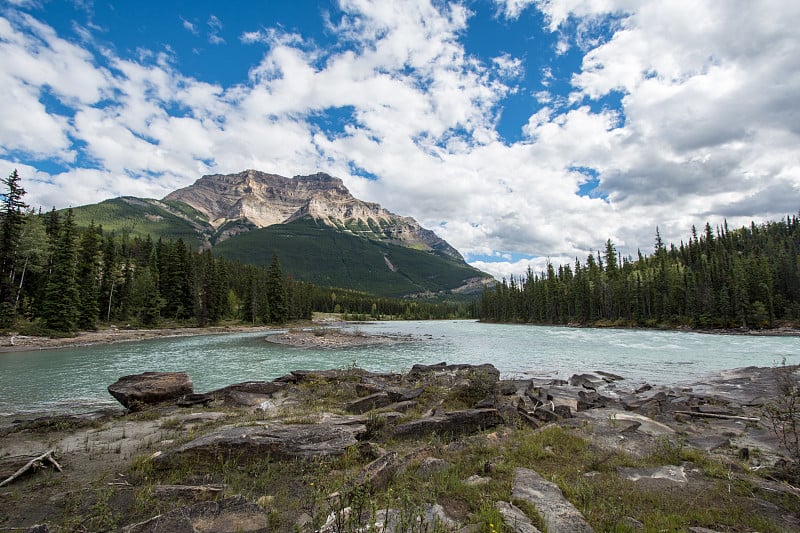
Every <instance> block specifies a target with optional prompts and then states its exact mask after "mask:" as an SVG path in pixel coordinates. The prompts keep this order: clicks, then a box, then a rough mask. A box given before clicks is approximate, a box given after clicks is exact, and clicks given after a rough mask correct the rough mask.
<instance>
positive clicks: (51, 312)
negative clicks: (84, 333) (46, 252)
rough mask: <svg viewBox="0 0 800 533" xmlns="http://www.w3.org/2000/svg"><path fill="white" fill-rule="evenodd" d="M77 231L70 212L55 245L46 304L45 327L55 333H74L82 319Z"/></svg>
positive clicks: (43, 316)
mask: <svg viewBox="0 0 800 533" xmlns="http://www.w3.org/2000/svg"><path fill="white" fill-rule="evenodd" d="M75 240H76V228H75V221H74V219H73V214H72V209H68V210H67V214H66V216H65V217H64V221H63V222H62V224H61V227H60V229H59V231H58V232H57V233H56V234H55V241H54V243H53V262H52V266H51V270H50V276H49V277H48V281H47V288H46V289H45V294H44V302H43V303H42V318H43V319H44V323H45V326H46V327H47V328H49V329H52V330H54V331H61V332H66V333H71V332H74V331H75V329H76V326H77V320H78V302H79V301H80V299H79V296H78V286H77V282H76V276H75V271H76V245H75Z"/></svg>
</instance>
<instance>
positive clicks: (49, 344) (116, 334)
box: [0, 325, 279, 353]
mask: <svg viewBox="0 0 800 533" xmlns="http://www.w3.org/2000/svg"><path fill="white" fill-rule="evenodd" d="M275 329H279V328H276V327H274V326H244V325H237V326H212V327H204V328H188V327H187V328H160V329H116V328H108V329H101V330H98V331H81V332H80V333H78V334H77V335H76V336H75V337H68V338H50V337H29V336H25V335H2V336H0V353H4V352H6V353H7V352H20V351H29V350H47V349H53V348H71V347H76V346H91V345H94V344H112V343H116V342H130V341H141V340H146V339H157V338H168V337H189V336H194V335H217V334H222V333H237V332H243V331H252V332H258V331H273V330H275Z"/></svg>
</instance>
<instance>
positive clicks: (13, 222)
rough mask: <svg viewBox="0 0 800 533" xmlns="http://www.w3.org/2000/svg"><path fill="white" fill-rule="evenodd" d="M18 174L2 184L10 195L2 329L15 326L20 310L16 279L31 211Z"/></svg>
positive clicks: (0, 265)
mask: <svg viewBox="0 0 800 533" xmlns="http://www.w3.org/2000/svg"><path fill="white" fill-rule="evenodd" d="M19 180H20V178H19V174H18V173H17V171H16V170H14V172H12V173H11V175H10V176H8V178H5V179H3V180H0V181H2V183H3V184H4V185H5V186H6V191H5V193H3V195H2V204H1V205H2V207H0V210H1V211H0V216H2V219H0V328H2V329H5V328H8V327H9V326H11V324H12V323H13V321H14V308H15V307H16V299H17V298H16V296H17V295H16V291H15V286H14V277H15V274H16V262H17V247H18V246H19V241H20V235H21V233H22V227H23V225H24V223H25V215H24V210H25V209H27V208H28V206H27V205H26V204H25V202H23V201H22V197H23V196H25V189H23V188H22V186H21V185H20V184H19Z"/></svg>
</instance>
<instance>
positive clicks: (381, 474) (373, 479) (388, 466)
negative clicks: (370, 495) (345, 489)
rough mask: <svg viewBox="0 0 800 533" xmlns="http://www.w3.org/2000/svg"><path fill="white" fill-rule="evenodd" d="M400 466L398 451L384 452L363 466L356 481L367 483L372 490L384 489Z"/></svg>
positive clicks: (361, 483) (357, 483)
mask: <svg viewBox="0 0 800 533" xmlns="http://www.w3.org/2000/svg"><path fill="white" fill-rule="evenodd" d="M399 466H400V462H399V460H398V458H397V452H390V453H387V454H384V455H383V456H381V457H379V458H378V459H375V460H374V461H372V462H371V463H369V464H368V465H366V466H365V467H364V468H362V469H361V471H360V472H359V473H358V475H357V476H356V480H355V483H356V485H358V486H361V485H367V486H368V487H369V488H370V489H371V490H383V489H385V488H386V487H387V486H388V485H389V482H390V481H391V480H392V477H393V476H394V474H395V472H397V469H398V467H399Z"/></svg>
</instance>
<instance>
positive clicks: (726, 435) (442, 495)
mask: <svg viewBox="0 0 800 533" xmlns="http://www.w3.org/2000/svg"><path fill="white" fill-rule="evenodd" d="M797 379H798V373H797V369H796V368H788V367H787V368H780V369H772V368H745V369H738V370H733V371H729V372H725V373H723V374H721V375H719V376H716V377H714V378H713V379H709V380H707V381H705V382H703V383H697V384H694V385H692V386H691V387H685V388H664V387H651V386H647V385H646V386H642V387H639V388H637V389H636V390H632V389H631V388H630V387H628V386H626V384H625V380H624V379H623V378H622V377H621V376H616V375H613V374H608V373H603V372H593V373H586V374H577V375H574V376H572V378H570V379H569V380H568V381H562V380H547V381H545V380H501V379H500V376H499V372H498V371H497V370H496V369H495V368H494V367H493V366H492V365H488V364H487V365H480V366H471V365H447V364H445V363H441V364H438V365H430V366H423V365H416V366H414V367H413V368H412V369H411V370H410V371H409V372H407V373H404V374H375V373H371V372H367V371H364V370H361V369H356V368H350V369H345V370H328V371H295V372H292V373H291V374H288V375H286V376H283V377H281V378H278V379H276V380H274V381H269V382H247V383H240V384H235V385H231V386H228V387H225V388H223V389H219V390H216V391H212V392H207V393H195V392H194V390H193V387H192V383H191V379H190V377H189V376H187V375H186V374H183V373H147V374H142V375H137V376H126V377H124V378H122V379H120V381H118V382H117V383H115V384H112V385H111V386H110V387H109V392H110V393H111V394H112V395H113V396H114V397H115V398H117V399H118V400H119V401H120V403H121V404H122V405H123V406H124V407H125V408H126V410H125V411H124V412H121V411H120V412H107V413H93V414H91V415H85V416H74V417H57V418H52V417H51V418H38V419H28V420H7V421H4V422H2V424H1V425H0V484H5V486H2V488H0V530H2V531H109V530H110V531H117V530H118V531H126V532H156V531H165V532H166V531H170V532H183V531H186V532H190V531H191V532H194V531H209V532H211V531H214V532H217V531H241V532H246V531H299V532H317V531H318V532H350V531H352V532H356V531H383V532H397V533H399V532H411V531H413V532H464V533H466V532H484V531H485V532H500V531H507V532H520V533H521V532H535V531H549V532H550V533H554V532H559V531H564V532H582V531H694V532H698V533H699V532H708V531H762V532H763V531H795V530H798V529H800V520H798V516H800V491H798V489H797V488H795V486H794V485H796V484H797V483H796V478H793V477H792V476H793V475H794V474H795V471H794V470H793V468H792V464H791V462H787V460H786V459H787V457H786V454H787V450H786V449H784V448H782V447H781V445H782V442H781V441H779V440H778V439H777V438H776V434H775V433H774V432H773V431H772V428H771V426H770V420H772V418H769V417H765V413H767V412H768V409H767V408H768V407H771V406H775V405H781V403H780V399H781V398H783V397H784V396H783V393H784V392H786V390H787V389H785V388H784V389H781V387H780V385H782V384H783V385H785V384H787V383H788V384H790V385H791V386H795V387H796V386H797ZM48 452H49V456H43V454H47V453H48ZM37 457H38V458H40V460H39V461H38V463H37V461H35V460H34V461H31V460H32V459H36V458H37ZM48 457H49V458H52V460H53V461H52V462H50V460H49V459H48ZM789 458H790V459H791V457H789ZM55 464H57V465H58V467H59V468H60V469H61V471H60V472H59V471H58V470H57V469H56V468H55ZM26 465H27V469H26ZM37 466H39V467H40V468H36V467H37ZM15 473H16V474H17V475H16V477H15V476H14V475H15Z"/></svg>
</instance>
